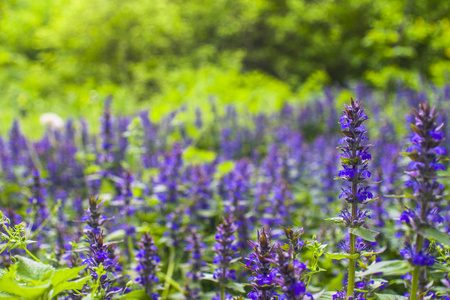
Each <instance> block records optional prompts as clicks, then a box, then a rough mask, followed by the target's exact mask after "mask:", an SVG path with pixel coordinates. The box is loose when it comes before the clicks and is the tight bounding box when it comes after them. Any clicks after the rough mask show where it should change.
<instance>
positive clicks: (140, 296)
mask: <svg viewBox="0 0 450 300" xmlns="http://www.w3.org/2000/svg"><path fill="white" fill-rule="evenodd" d="M119 299H128V300H151V299H152V298H151V297H150V296H149V295H147V293H146V292H145V291H144V290H137V291H132V292H130V293H128V294H124V295H122V296H121V297H120V298H119Z"/></svg>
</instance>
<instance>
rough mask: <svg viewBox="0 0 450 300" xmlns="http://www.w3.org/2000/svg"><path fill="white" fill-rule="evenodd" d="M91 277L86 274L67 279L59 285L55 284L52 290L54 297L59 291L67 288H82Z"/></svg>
mask: <svg viewBox="0 0 450 300" xmlns="http://www.w3.org/2000/svg"><path fill="white" fill-rule="evenodd" d="M90 279H91V276H85V277H82V278H80V279H77V280H73V281H65V282H62V283H60V284H58V285H55V287H54V288H53V291H52V297H55V296H57V295H58V294H59V293H61V292H62V291H65V290H81V289H82V288H83V286H84V285H85V284H86V282H88V281H89V280H90Z"/></svg>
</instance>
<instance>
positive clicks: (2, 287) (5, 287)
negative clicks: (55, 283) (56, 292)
mask: <svg viewBox="0 0 450 300" xmlns="http://www.w3.org/2000/svg"><path fill="white" fill-rule="evenodd" d="M14 277H15V274H14V272H8V273H7V274H6V275H5V276H3V278H2V280H0V291H1V292H3V293H6V294H11V295H14V296H20V297H23V298H25V299H33V300H35V299H39V297H41V296H42V295H43V294H45V293H46V292H47V291H48V289H49V287H50V282H48V283H47V284H43V285H38V286H25V285H19V284H18V283H17V282H16V280H15V279H14Z"/></svg>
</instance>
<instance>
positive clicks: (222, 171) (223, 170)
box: [214, 160, 235, 178]
mask: <svg viewBox="0 0 450 300" xmlns="http://www.w3.org/2000/svg"><path fill="white" fill-rule="evenodd" d="M234 165H235V163H234V161H231V160H228V161H224V162H221V163H220V164H218V165H217V168H216V173H215V174H214V177H216V178H221V177H223V176H224V175H226V174H228V173H230V172H231V171H233V169H234Z"/></svg>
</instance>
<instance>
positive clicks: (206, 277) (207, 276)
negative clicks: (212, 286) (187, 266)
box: [202, 273, 217, 282]
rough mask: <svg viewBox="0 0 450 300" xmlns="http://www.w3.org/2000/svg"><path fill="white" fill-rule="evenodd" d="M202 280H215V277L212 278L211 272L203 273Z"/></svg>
mask: <svg viewBox="0 0 450 300" xmlns="http://www.w3.org/2000/svg"><path fill="white" fill-rule="evenodd" d="M202 280H210V281H214V282H217V279H214V275H213V274H211V273H204V274H203V277H202Z"/></svg>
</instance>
